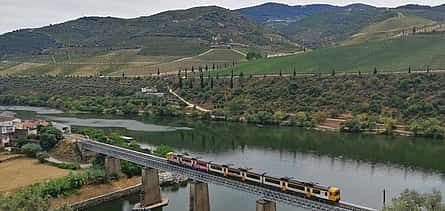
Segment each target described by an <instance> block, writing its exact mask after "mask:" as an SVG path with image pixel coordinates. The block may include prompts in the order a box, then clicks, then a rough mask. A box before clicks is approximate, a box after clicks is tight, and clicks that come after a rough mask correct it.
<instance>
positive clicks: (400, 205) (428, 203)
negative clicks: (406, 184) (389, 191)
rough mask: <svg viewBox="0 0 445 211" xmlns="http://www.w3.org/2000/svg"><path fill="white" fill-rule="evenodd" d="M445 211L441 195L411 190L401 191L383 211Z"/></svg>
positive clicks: (435, 191) (435, 192)
mask: <svg viewBox="0 0 445 211" xmlns="http://www.w3.org/2000/svg"><path fill="white" fill-rule="evenodd" d="M423 210H425V211H445V205H444V204H443V203H442V194H441V193H440V192H439V191H437V190H433V192H432V193H418V192H416V191H413V190H405V191H403V192H402V193H401V194H400V196H399V197H397V198H394V199H393V200H392V202H391V204H390V205H388V206H386V207H385V208H384V209H383V211H423Z"/></svg>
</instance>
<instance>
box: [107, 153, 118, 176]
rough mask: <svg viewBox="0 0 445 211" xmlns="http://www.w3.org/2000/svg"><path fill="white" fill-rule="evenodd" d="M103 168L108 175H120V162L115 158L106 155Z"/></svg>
mask: <svg viewBox="0 0 445 211" xmlns="http://www.w3.org/2000/svg"><path fill="white" fill-rule="evenodd" d="M105 169H106V171H107V176H108V177H120V176H121V175H122V172H121V163H120V160H119V159H117V158H114V157H110V156H106V157H105Z"/></svg>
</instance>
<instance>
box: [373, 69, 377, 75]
mask: <svg viewBox="0 0 445 211" xmlns="http://www.w3.org/2000/svg"><path fill="white" fill-rule="evenodd" d="M374 75H377V67H374Z"/></svg>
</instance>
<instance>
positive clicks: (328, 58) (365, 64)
mask: <svg viewBox="0 0 445 211" xmlns="http://www.w3.org/2000/svg"><path fill="white" fill-rule="evenodd" d="M444 48H445V36H443V34H439V35H416V36H409V37H401V38H394V39H388V40H382V41H368V42H364V43H360V44H355V45H348V46H337V47H332V48H324V49H319V50H314V51H311V52H307V53H304V54H298V55H293V56H287V57H278V58H270V59H261V60H257V61H252V62H246V63H242V64H240V65H238V66H237V67H236V68H235V69H234V72H235V74H237V75H238V74H239V73H240V72H243V73H244V75H248V74H266V73H279V72H280V71H282V73H293V70H294V69H295V70H296V71H297V72H298V73H328V74H330V73H332V71H333V70H335V71H336V72H359V71H361V72H372V71H373V70H374V68H377V70H378V71H408V67H409V66H411V67H412V70H413V71H414V70H426V68H427V66H429V67H430V68H431V69H443V68H445V54H444V53H443V49H444ZM230 72H231V69H226V70H224V71H221V72H220V74H227V75H228V74H230Z"/></svg>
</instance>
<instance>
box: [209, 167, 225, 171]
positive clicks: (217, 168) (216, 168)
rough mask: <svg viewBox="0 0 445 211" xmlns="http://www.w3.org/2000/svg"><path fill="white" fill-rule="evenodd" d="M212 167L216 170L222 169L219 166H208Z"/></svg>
mask: <svg viewBox="0 0 445 211" xmlns="http://www.w3.org/2000/svg"><path fill="white" fill-rule="evenodd" d="M210 167H211V168H212V169H215V170H218V171H222V168H221V167H219V166H210Z"/></svg>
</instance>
